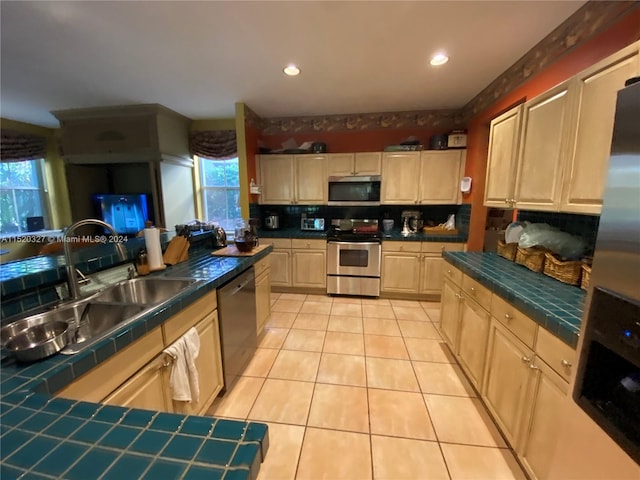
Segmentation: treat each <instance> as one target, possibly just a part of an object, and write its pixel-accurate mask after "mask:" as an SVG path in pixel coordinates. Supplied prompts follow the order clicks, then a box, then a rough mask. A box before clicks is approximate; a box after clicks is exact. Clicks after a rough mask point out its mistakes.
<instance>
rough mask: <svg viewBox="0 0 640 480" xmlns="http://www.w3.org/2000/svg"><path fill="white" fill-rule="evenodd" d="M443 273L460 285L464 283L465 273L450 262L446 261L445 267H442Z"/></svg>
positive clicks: (445, 276)
mask: <svg viewBox="0 0 640 480" xmlns="http://www.w3.org/2000/svg"><path fill="white" fill-rule="evenodd" d="M442 274H443V275H444V278H448V279H449V280H451V281H452V282H453V283H455V284H456V285H458V286H459V285H460V284H461V283H462V277H463V275H464V274H463V273H462V270H458V269H457V268H456V267H454V266H453V265H451V264H450V263H448V262H445V264H444V267H443V268H442Z"/></svg>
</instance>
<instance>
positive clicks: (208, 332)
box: [173, 311, 224, 415]
mask: <svg viewBox="0 0 640 480" xmlns="http://www.w3.org/2000/svg"><path fill="white" fill-rule="evenodd" d="M195 328H196V330H197V331H198V336H199V337H200V354H199V355H198V358H197V359H196V362H195V363H196V368H197V369H198V383H199V385H200V398H199V399H198V401H197V402H193V401H192V402H178V401H175V400H174V401H173V408H174V411H176V412H177V413H183V414H185V415H201V414H203V413H204V412H205V411H206V410H207V408H209V405H211V404H212V403H213V400H214V399H215V398H216V396H217V395H218V393H220V390H222V387H223V385H224V377H223V375H222V358H221V354H220V352H221V350H220V327H219V324H218V312H217V311H215V312H213V313H211V314H209V315H207V316H206V317H205V318H204V319H203V320H201V321H200V322H198V324H196V326H195Z"/></svg>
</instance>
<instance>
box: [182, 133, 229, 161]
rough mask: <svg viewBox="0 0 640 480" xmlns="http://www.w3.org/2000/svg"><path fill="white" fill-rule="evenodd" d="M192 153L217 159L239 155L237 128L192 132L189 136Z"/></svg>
mask: <svg viewBox="0 0 640 480" xmlns="http://www.w3.org/2000/svg"><path fill="white" fill-rule="evenodd" d="M189 149H190V150H191V154H192V155H197V156H199V157H202V158H209V159H215V160H225V159H228V158H233V157H235V156H237V155H238V145H237V142H236V131H235V130H211V131H201V132H192V133H191V135H190V136H189Z"/></svg>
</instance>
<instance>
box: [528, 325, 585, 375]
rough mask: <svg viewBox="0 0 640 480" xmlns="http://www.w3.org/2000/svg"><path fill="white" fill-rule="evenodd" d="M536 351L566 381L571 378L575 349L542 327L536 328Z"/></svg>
mask: <svg viewBox="0 0 640 480" xmlns="http://www.w3.org/2000/svg"><path fill="white" fill-rule="evenodd" d="M536 353H537V354H538V355H539V356H540V358H542V360H544V361H545V362H546V363H547V364H548V365H549V366H550V367H551V368H553V369H554V370H555V371H556V372H558V373H559V374H560V376H562V377H563V378H564V379H565V380H566V381H569V380H570V379H571V375H572V372H573V364H574V363H575V358H576V351H575V350H574V349H573V348H571V347H570V346H569V345H567V344H566V343H564V342H563V341H562V340H560V339H559V338H558V337H556V336H554V335H553V334H552V333H549V332H548V331H547V330H546V329H544V328H542V327H541V328H539V329H538V340H537V341H536Z"/></svg>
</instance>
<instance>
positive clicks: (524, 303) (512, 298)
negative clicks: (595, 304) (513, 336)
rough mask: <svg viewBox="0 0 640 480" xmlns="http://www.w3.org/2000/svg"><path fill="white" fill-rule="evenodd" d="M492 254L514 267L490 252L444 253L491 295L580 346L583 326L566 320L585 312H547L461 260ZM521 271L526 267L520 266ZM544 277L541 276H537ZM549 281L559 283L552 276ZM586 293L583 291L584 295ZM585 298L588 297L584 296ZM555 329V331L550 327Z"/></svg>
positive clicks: (563, 339) (455, 265)
mask: <svg viewBox="0 0 640 480" xmlns="http://www.w3.org/2000/svg"><path fill="white" fill-rule="evenodd" d="M474 254H475V255H492V256H493V257H495V258H496V259H498V261H504V262H508V263H506V264H505V265H515V264H514V263H513V262H510V261H509V260H506V259H502V258H501V257H498V256H497V255H496V254H487V253H478V252H473V253H472V252H444V253H443V258H444V259H445V261H447V262H448V263H450V264H451V265H453V266H454V267H456V268H458V269H460V270H461V271H462V272H463V273H465V274H466V275H468V276H469V277H471V278H473V279H474V280H477V281H478V282H480V283H481V284H482V285H484V286H485V287H487V288H488V289H489V290H491V292H492V293H494V294H496V295H498V296H499V297H501V298H502V299H503V300H505V301H506V302H508V303H510V304H512V305H513V306H514V307H515V308H517V309H519V310H520V311H522V312H523V313H524V314H525V315H527V316H528V317H530V318H531V319H532V320H534V321H535V322H536V323H537V324H539V325H540V326H541V327H543V328H545V329H546V330H548V331H549V332H550V333H551V334H553V335H554V336H555V337H557V338H559V339H560V340H561V341H563V342H564V343H566V344H567V345H569V346H571V347H572V348H576V346H577V344H578V337H579V335H580V326H577V327H576V326H575V325H573V324H571V322H569V321H568V320H567V318H568V317H573V318H578V319H580V318H581V317H582V310H577V311H575V312H569V311H563V312H562V314H558V313H556V312H552V311H548V310H545V309H544V308H542V307H539V306H537V305H535V304H534V303H533V302H532V301H531V300H529V299H528V298H527V297H526V296H525V295H524V294H522V293H520V292H518V291H517V290H516V289H513V288H508V287H506V286H504V285H501V284H499V283H497V282H496V281H495V280H493V279H492V278H491V277H489V276H488V274H487V273H486V272H483V271H482V270H481V269H480V268H479V267H475V266H471V265H469V264H468V263H465V262H463V261H462V259H463V258H465V256H469V255H474ZM519 267H521V268H523V269H524V268H525V267H523V266H519ZM527 272H528V273H530V274H534V272H530V271H528V270H526V271H525V270H523V272H522V273H523V274H525V273H527ZM536 275H542V274H536ZM545 278H548V280H549V281H552V282H557V281H556V280H553V279H551V278H549V277H545ZM558 286H562V287H566V288H576V289H577V288H578V287H569V286H568V285H564V284H562V283H560V282H558ZM581 293H583V294H584V292H581ZM584 295H586V294H584ZM550 327H555V328H550Z"/></svg>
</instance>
